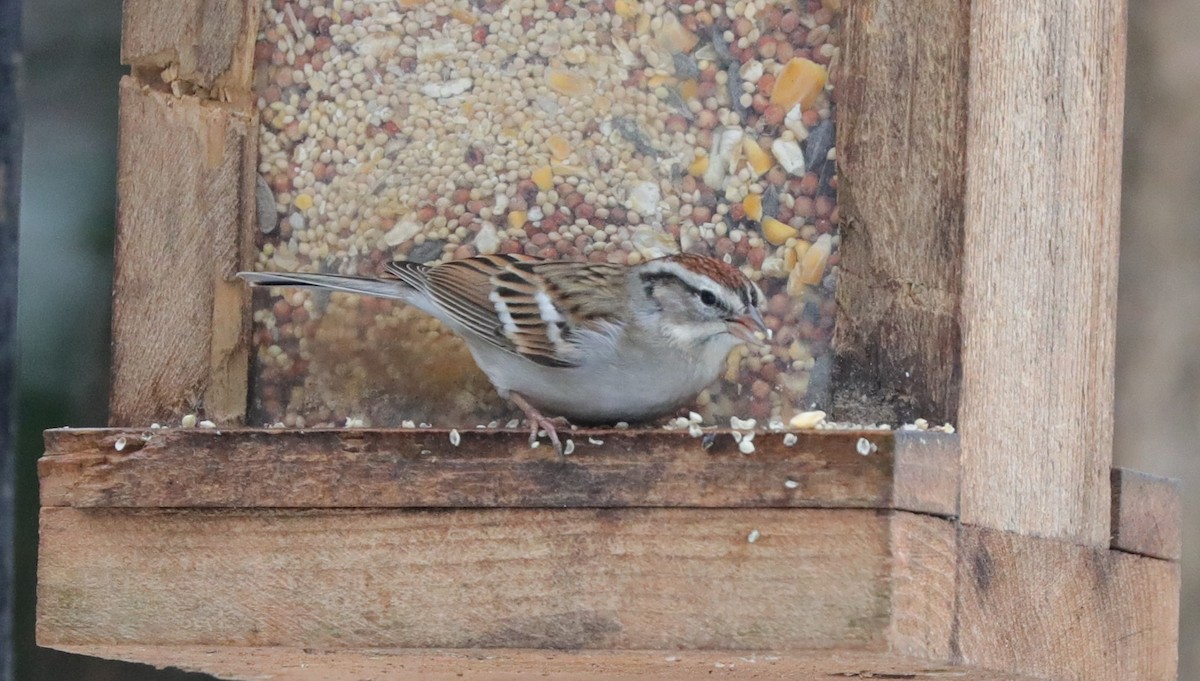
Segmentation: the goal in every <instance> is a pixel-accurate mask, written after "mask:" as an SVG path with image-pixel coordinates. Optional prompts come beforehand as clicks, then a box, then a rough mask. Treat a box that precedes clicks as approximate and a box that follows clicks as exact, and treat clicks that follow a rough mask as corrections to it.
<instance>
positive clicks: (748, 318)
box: [726, 307, 771, 345]
mask: <svg viewBox="0 0 1200 681" xmlns="http://www.w3.org/2000/svg"><path fill="white" fill-rule="evenodd" d="M726 326H727V327H728V328H729V333H731V334H733V335H734V336H736V337H737V338H740V339H742V340H744V341H746V342H747V343H749V344H750V345H766V344H767V343H766V341H765V340H763V339H762V338H759V334H762V336H763V337H764V338H770V337H771V330H770V329H768V328H767V325H766V324H765V323H763V318H762V313H760V312H759V311H758V309H757V308H753V307H752V308H750V311H749V312H747V313H746V314H744V315H742V316H741V317H735V318H733V319H730V320H728V321H727V322H726Z"/></svg>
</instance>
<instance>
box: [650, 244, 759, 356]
mask: <svg viewBox="0 0 1200 681" xmlns="http://www.w3.org/2000/svg"><path fill="white" fill-rule="evenodd" d="M630 276H631V281H630V286H631V287H636V289H637V290H636V291H635V295H638V296H639V297H641V298H642V305H641V306H640V307H641V308H642V309H643V311H644V312H645V313H646V314H650V315H654V316H656V317H657V320H656V321H657V322H658V323H660V324H661V325H662V327H663V330H664V331H665V332H666V333H667V334H668V335H669V336H671V337H672V338H674V339H675V340H677V341H681V342H684V343H704V342H707V341H710V340H721V341H727V342H728V345H729V346H730V347H732V346H733V345H736V344H738V343H739V342H747V343H751V344H753V345H762V341H761V340H760V339H759V338H758V337H757V336H756V335H755V334H756V333H757V332H761V333H763V334H764V335H767V334H769V331H768V330H767V327H766V324H764V323H763V318H762V313H761V312H760V307H761V305H762V304H763V294H762V291H761V290H759V288H758V286H756V285H755V284H754V282H752V281H750V280H749V279H747V278H746V276H745V275H744V274H742V273H741V271H740V270H738V269H737V268H736V267H734V266H732V265H729V264H727V263H725V262H722V261H720V260H717V259H715V258H709V257H706V256H702V255H694V254H690V253H684V254H680V255H672V256H668V257H665V258H657V259H655V260H650V261H647V262H645V263H643V264H641V265H638V266H636V267H634V268H633V270H632V272H631V274H630Z"/></svg>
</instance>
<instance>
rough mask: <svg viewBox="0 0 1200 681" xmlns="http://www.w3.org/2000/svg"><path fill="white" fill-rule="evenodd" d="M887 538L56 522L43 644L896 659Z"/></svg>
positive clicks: (424, 521)
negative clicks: (856, 654) (813, 652)
mask: <svg viewBox="0 0 1200 681" xmlns="http://www.w3.org/2000/svg"><path fill="white" fill-rule="evenodd" d="M939 522H945V523H948V521H939ZM890 524H891V517H890V515H889V514H886V513H877V512H875V511H870V510H780V509H720V510H708V509H620V510H612V509H560V510H534V509H519V510H513V509H505V510H407V511H349V510H346V511H320V512H313V511H284V510H277V511H271V510H258V511H201V510H188V511H178V512H172V511H142V510H125V511H98V510H80V509H69V508H47V509H43V511H42V516H41V549H40V554H39V561H40V564H39V586H38V632H39V634H38V640H39V643H40V644H42V645H51V646H53V645H85V644H139V645H212V646H222V645H248V646H272V645H277V646H295V647H312V648H318V649H353V648H359V647H384V648H387V647H400V648H409V647H411V648H443V647H449V648H475V647H481V648H510V647H517V648H522V647H528V648H554V649H645V650H663V651H670V650H694V649H728V650H761V651H765V650H775V649H780V650H788V649H792V650H795V649H821V648H829V647H844V648H851V649H859V650H876V651H882V650H886V649H887V639H886V635H887V633H888V630H889V627H890V620H891V614H892V613H891V611H892V605H891V592H892V581H893V580H892V578H891V576H890V572H891V557H890V548H889V535H890V533H891V531H890ZM754 530H758V532H759V536H758V537H757V540H756V541H755V542H750V541H748V537H749V535H750V533H751V532H752V531H754Z"/></svg>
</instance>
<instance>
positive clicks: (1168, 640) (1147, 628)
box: [956, 526, 1179, 681]
mask: <svg viewBox="0 0 1200 681" xmlns="http://www.w3.org/2000/svg"><path fill="white" fill-rule="evenodd" d="M958 574H959V580H958V581H959V589H960V592H959V601H958V615H957V634H958V635H957V639H956V644H957V649H958V654H959V656H958V661H959V662H961V663H963V664H966V665H968V666H974V667H984V668H991V669H1006V670H1010V671H1012V672H1015V673H1024V674H1029V675H1031V676H1036V677H1038V678H1046V679H1055V680H1056V681H1130V680H1131V679H1137V680H1138V681H1175V678H1176V676H1175V672H1176V662H1177V660H1178V641H1179V599H1178V595H1179V565H1178V564H1177V563H1173V562H1170V561H1163V560H1156V559H1153V558H1146V557H1143V556H1134V555H1130V554H1127V553H1121V552H1119V551H1108V550H1103V549H1095V548H1091V547H1086V546H1079V545H1075V544H1069V543H1065V542H1059V541H1052V540H1045V539H1038V538H1034V537H1024V536H1020V535H1016V534H1013V533H1008V532H998V531H995V530H989V529H986V528H974V527H969V526H963V527H962V531H961V533H960V534H959V557H958Z"/></svg>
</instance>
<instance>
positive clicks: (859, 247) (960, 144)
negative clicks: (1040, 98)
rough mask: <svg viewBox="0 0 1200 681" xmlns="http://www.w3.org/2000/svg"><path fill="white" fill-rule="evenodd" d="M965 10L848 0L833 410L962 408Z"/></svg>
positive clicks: (896, 414) (878, 412)
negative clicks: (960, 324) (960, 318)
mask: <svg viewBox="0 0 1200 681" xmlns="http://www.w3.org/2000/svg"><path fill="white" fill-rule="evenodd" d="M969 12H970V3H964V2H959V0H932V1H931V2H920V3H914V2H908V1H906V0H860V1H856V2H852V3H847V11H846V19H845V25H844V33H843V34H844V36H845V39H844V40H845V43H844V46H843V48H842V56H843V62H842V68H841V70H840V72H839V80H838V81H837V91H838V112H837V115H838V126H839V132H838V154H837V155H838V203H839V206H840V208H839V210H840V213H841V235H842V242H841V247H840V253H841V263H840V272H839V277H838V289H837V301H838V319H837V331H836V336H835V339H834V348H835V350H836V353H837V361H836V374H835V379H834V383H833V390H834V409H835V415H836V416H837V417H838V418H839V419H846V420H851V421H860V422H861V421H866V422H876V421H892V422H897V421H900V422H903V421H911V420H912V419H914V418H916V417H921V418H927V419H931V420H933V419H936V420H939V421H955V420H957V416H958V402H959V364H960V352H961V340H960V336H961V334H960V331H959V321H958V306H959V294H960V286H961V266H960V265H961V259H962V246H963V232H962V230H963V227H962V220H963V189H964V181H965V169H964V146H965V139H966V102H967V80H966V79H967V64H968V36H967V33H968V27H969Z"/></svg>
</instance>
